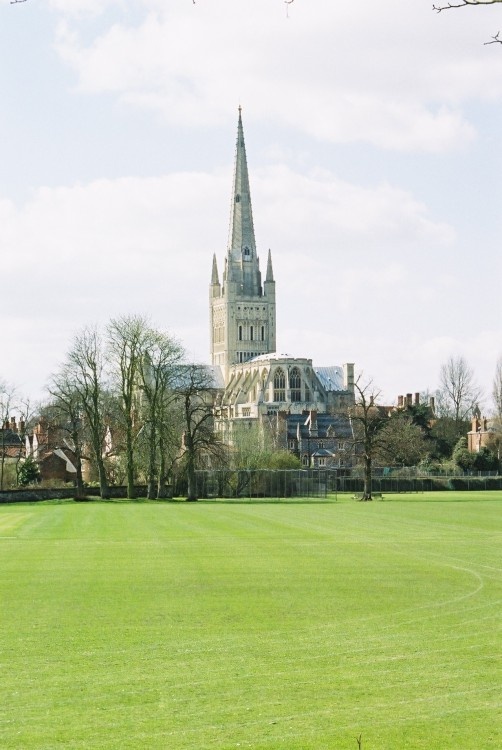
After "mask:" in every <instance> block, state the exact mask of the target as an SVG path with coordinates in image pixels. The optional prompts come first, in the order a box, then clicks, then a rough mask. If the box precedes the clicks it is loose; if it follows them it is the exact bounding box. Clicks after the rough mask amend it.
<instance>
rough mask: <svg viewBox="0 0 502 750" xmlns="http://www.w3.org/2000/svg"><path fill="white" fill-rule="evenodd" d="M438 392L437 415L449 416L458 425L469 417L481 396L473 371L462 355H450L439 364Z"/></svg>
mask: <svg viewBox="0 0 502 750" xmlns="http://www.w3.org/2000/svg"><path fill="white" fill-rule="evenodd" d="M439 380H440V389H439V393H438V408H439V411H440V414H439V416H441V417H449V418H451V419H453V420H454V422H455V423H456V424H457V425H458V424H459V423H460V422H465V421H466V420H468V419H470V417H471V416H472V412H473V410H474V408H475V406H476V405H477V404H478V402H479V400H480V398H481V389H480V388H479V387H478V386H477V385H476V383H475V380H474V372H473V370H472V369H471V368H470V367H469V365H468V364H467V362H466V360H465V359H464V358H463V357H450V358H449V359H448V361H447V362H445V363H444V364H443V365H441V370H440V374H439Z"/></svg>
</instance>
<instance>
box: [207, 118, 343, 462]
mask: <svg viewBox="0 0 502 750" xmlns="http://www.w3.org/2000/svg"><path fill="white" fill-rule="evenodd" d="M275 284H276V282H275V279H274V272H273V265H272V254H271V251H270V250H269V251H268V254H267V263H266V272H265V278H264V280H263V278H262V273H261V268H260V259H259V256H258V251H257V247H256V241H255V233H254V224H253V212H252V206H251V193H250V187H249V174H248V166H247V158H246V147H245V143H244V130H243V126H242V114H241V110H240V108H239V119H238V126H237V145H236V152H235V166H234V177H233V191H232V206H231V216H230V231H229V241H228V249H227V252H226V256H225V258H224V262H223V268H222V274H221V280H220V274H219V271H218V262H217V259H216V255H214V257H213V265H212V273H211V283H210V288H209V305H210V337H211V364H212V370H213V377H214V382H215V385H216V390H217V396H216V403H215V418H216V427H217V429H218V430H219V432H220V433H221V434H222V436H224V438H225V439H226V440H227V441H228V442H230V443H231V442H232V434H233V431H234V430H235V428H236V425H249V426H251V425H253V424H257V425H260V426H261V427H267V428H268V429H269V430H270V429H272V430H273V431H274V432H275V435H276V436H278V437H279V444H278V447H281V448H283V449H288V450H290V451H292V452H294V453H296V454H297V455H298V456H299V457H300V458H301V461H302V464H303V465H304V466H334V465H336V466H346V465H348V464H349V462H350V459H349V454H350V448H349V443H350V440H351V438H352V433H351V427H350V422H349V420H348V418H347V416H346V413H347V407H349V406H351V405H352V404H353V403H354V365H353V364H352V363H347V364H344V365H343V366H340V365H331V366H327V367H317V366H314V365H313V364H312V360H311V359H308V358H307V357H302V358H297V357H290V356H289V355H287V354H279V353H278V352H277V343H276V342H277V329H276V294H275Z"/></svg>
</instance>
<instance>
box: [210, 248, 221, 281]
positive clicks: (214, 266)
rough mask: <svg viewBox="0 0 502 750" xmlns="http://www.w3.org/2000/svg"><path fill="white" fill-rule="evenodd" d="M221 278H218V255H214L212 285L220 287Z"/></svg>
mask: <svg viewBox="0 0 502 750" xmlns="http://www.w3.org/2000/svg"><path fill="white" fill-rule="evenodd" d="M219 283H220V278H219V276H218V264H217V263H216V253H213V271H212V273H211V284H217V285H218V286H219Z"/></svg>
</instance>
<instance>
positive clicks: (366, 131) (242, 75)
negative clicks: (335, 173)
mask: <svg viewBox="0 0 502 750" xmlns="http://www.w3.org/2000/svg"><path fill="white" fill-rule="evenodd" d="M77 5H78V4H77ZM144 5H145V9H144V12H143V14H142V16H141V20H140V21H139V22H137V23H133V22H132V21H131V20H130V19H127V21H123V20H116V21H115V22H114V23H113V24H111V25H107V26H104V27H103V28H101V30H100V32H98V33H95V35H94V38H93V40H92V41H91V42H84V41H83V36H81V35H80V34H79V32H78V27H77V26H75V25H68V22H65V23H61V24H60V26H59V32H58V44H57V49H58V51H59V53H60V55H61V56H62V58H63V59H64V60H65V61H66V62H67V63H68V64H70V65H71V66H72V67H73V68H74V69H75V71H76V73H77V74H78V78H79V83H80V86H81V88H82V89H83V90H85V91H88V92H113V93H114V94H115V95H117V96H119V97H120V98H121V99H122V100H123V101H125V102H128V103H130V104H133V105H135V106H138V107H143V108H150V109H152V110H155V111H158V112H160V113H161V114H162V115H163V116H164V117H165V118H166V119H167V120H169V121H171V122H176V123H183V124H190V125H194V124H198V125H200V124H202V123H206V124H207V123H214V122H218V121H221V119H222V116H223V115H224V114H225V116H226V113H227V112H228V106H229V103H231V102H233V103H235V102H237V101H238V100H242V101H243V102H244V103H245V104H246V108H247V109H249V111H250V112H252V113H253V116H256V117H262V116H267V117H269V118H274V119H276V120H278V121H282V122H284V123H285V124H287V125H288V126H292V127H295V128H300V129H302V130H304V131H305V132H306V133H309V134H310V135H313V136H315V137H317V138H320V139H324V140H327V141H333V142H349V141H366V142H369V143H372V144H374V145H376V146H378V147H381V148H386V149H390V150H398V151H405V150H412V151H413V150H416V151H430V152H438V151H446V150H449V149H455V148H459V147H461V146H462V145H464V144H467V143H469V142H470V141H471V140H472V139H473V138H474V137H475V130H474V127H473V125H472V124H471V123H469V122H468V120H467V117H466V115H465V113H464V112H463V111H462V105H463V103H465V102H466V100H468V99H469V98H472V97H476V98H477V97H481V98H482V97H492V96H499V95H500V94H501V93H502V60H501V59H500V56H498V57H497V58H494V56H493V55H491V56H490V57H488V56H487V55H486V48H485V49H484V50H483V48H481V49H478V48H475V47H473V46H471V47H470V48H469V50H468V51H467V53H466V55H465V60H464V61H463V63H462V64H460V65H459V63H458V54H457V53H456V49H455V47H454V44H453V41H452V39H450V38H449V37H446V38H445V37H444V36H442V31H444V25H442V24H441V23H440V22H438V19H437V18H436V16H434V14H432V13H431V12H429V9H426V8H423V7H422V4H421V3H412V4H410V3H408V4H407V7H406V13H405V14H404V13H403V7H402V3H401V2H397V0H389V7H388V8H387V9H386V11H383V10H382V7H381V6H380V5H375V3H373V2H369V0H366V2H364V1H361V2H358V3H352V4H350V5H349V6H348V7H347V5H340V4H334V3H328V2H319V3H318V4H316V6H315V7H314V6H312V5H311V4H308V3H303V4H300V3H298V5H297V6H295V9H294V15H292V17H291V18H290V19H289V20H288V19H286V18H285V17H284V15H283V14H279V13H277V12H276V10H277V9H276V8H275V7H274V6H271V5H270V2H269V0H266V1H265V0H256V1H255V3H254V5H253V12H252V13H251V12H248V9H247V6H245V5H244V4H243V3H242V2H234V3H232V4H230V5H229V3H228V2H225V0H214V1H213V2H211V3H198V4H196V6H195V7H193V4H192V3H189V2H188V0H187V2H186V3H184V4H182V5H181V6H176V7H173V6H172V5H169V6H166V5H165V4H162V3H155V2H145V3H144ZM452 15H455V14H452ZM473 18H474V26H476V24H479V18H478V17H477V16H473ZM455 21H456V19H453V23H454V24H455ZM471 26H472V24H471ZM471 32H472V28H471ZM483 52H484V53H485V54H483ZM439 102H441V103H439Z"/></svg>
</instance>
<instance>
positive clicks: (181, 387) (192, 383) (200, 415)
mask: <svg viewBox="0 0 502 750" xmlns="http://www.w3.org/2000/svg"><path fill="white" fill-rule="evenodd" d="M213 388H214V384H213V380H212V374H211V372H210V370H208V368H207V367H206V366H205V365H200V364H191V365H187V366H186V367H184V368H183V370H182V372H181V373H180V379H179V383H178V385H177V388H176V391H177V395H178V398H179V400H180V402H181V404H182V410H183V428H184V432H183V447H182V450H183V459H184V461H185V466H186V472H187V480H188V493H187V500H197V485H196V479H195V470H196V468H197V466H200V465H202V463H203V461H204V459H205V458H206V457H209V456H215V457H218V458H221V457H223V454H224V453H225V446H224V445H223V443H222V442H221V440H219V438H218V436H217V435H216V434H215V432H214V429H213V408H212V407H213Z"/></svg>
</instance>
